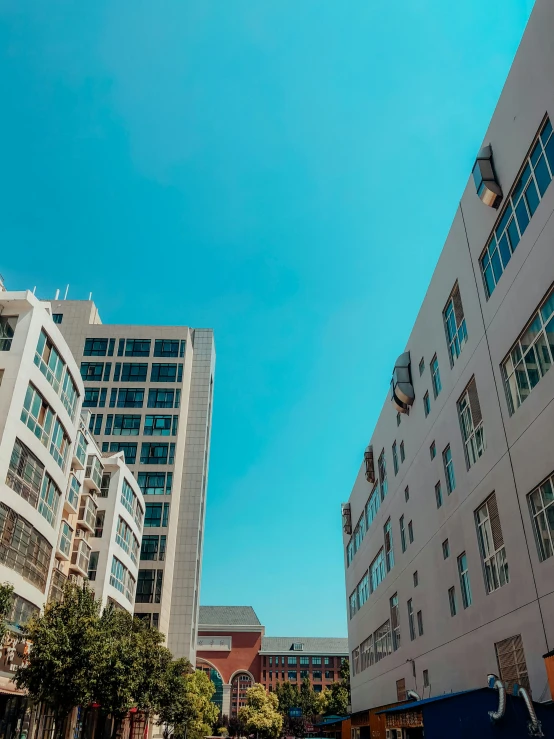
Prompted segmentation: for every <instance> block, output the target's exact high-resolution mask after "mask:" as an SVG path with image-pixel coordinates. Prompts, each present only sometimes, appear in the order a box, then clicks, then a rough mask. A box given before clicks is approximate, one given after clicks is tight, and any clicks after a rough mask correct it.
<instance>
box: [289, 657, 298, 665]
mask: <svg viewBox="0 0 554 739" xmlns="http://www.w3.org/2000/svg"><path fill="white" fill-rule="evenodd" d="M287 664H289V665H294V666H296V657H289V658H288V660H287Z"/></svg>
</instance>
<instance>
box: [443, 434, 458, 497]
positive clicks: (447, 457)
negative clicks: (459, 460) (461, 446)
mask: <svg viewBox="0 0 554 739" xmlns="http://www.w3.org/2000/svg"><path fill="white" fill-rule="evenodd" d="M442 461H443V464H444V474H445V475H446V489H447V490H448V495H450V493H451V492H452V491H453V490H455V489H456V477H455V475H454V462H453V461H452V452H451V450H450V445H448V446H447V447H446V449H445V450H444V452H443V453H442Z"/></svg>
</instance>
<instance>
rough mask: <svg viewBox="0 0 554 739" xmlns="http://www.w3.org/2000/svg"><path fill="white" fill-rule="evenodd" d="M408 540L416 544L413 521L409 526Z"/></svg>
mask: <svg viewBox="0 0 554 739" xmlns="http://www.w3.org/2000/svg"><path fill="white" fill-rule="evenodd" d="M408 539H409V540H410V544H413V543H414V527H413V525H412V522H411V521H410V522H409V524H408Z"/></svg>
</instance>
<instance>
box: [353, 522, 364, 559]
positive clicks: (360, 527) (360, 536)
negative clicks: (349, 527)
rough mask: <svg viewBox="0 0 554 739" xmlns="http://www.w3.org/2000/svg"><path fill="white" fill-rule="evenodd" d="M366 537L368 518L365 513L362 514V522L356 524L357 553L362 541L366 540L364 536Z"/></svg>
mask: <svg viewBox="0 0 554 739" xmlns="http://www.w3.org/2000/svg"><path fill="white" fill-rule="evenodd" d="M365 535H366V518H365V513H362V515H361V516H360V520H359V521H358V523H357V524H356V528H355V529H354V547H355V549H356V551H358V549H359V548H360V545H361V543H362V541H363V540H364V536H365Z"/></svg>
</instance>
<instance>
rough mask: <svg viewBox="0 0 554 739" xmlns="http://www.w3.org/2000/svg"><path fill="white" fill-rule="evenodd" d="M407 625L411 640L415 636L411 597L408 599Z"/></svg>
mask: <svg viewBox="0 0 554 739" xmlns="http://www.w3.org/2000/svg"><path fill="white" fill-rule="evenodd" d="M408 626H409V627H410V640H411V641H413V640H414V639H415V638H416V633H415V623H414V606H413V603H412V599H411V598H410V600H409V601H408Z"/></svg>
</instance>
